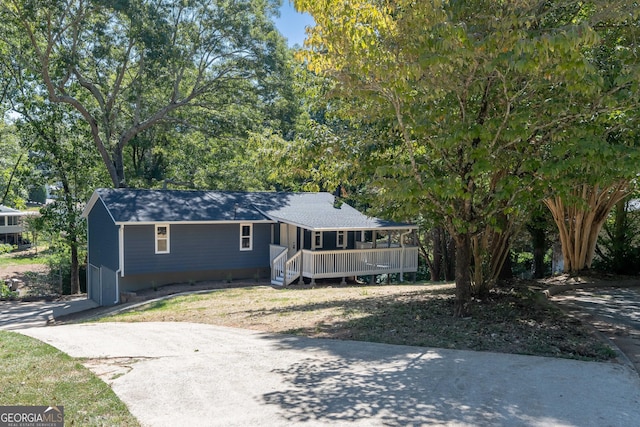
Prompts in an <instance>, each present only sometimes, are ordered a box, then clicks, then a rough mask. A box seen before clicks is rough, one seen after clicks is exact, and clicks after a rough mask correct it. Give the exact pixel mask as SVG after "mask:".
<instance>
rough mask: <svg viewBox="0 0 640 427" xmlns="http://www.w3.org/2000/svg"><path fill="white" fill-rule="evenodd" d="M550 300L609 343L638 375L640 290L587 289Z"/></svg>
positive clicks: (639, 357) (629, 288)
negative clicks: (621, 354)
mask: <svg viewBox="0 0 640 427" xmlns="http://www.w3.org/2000/svg"><path fill="white" fill-rule="evenodd" d="M552 301H553V302H555V303H556V304H558V305H559V306H560V307H562V308H563V309H564V310H565V311H567V312H569V313H570V314H571V315H573V316H575V317H577V318H579V319H580V320H581V321H582V322H583V323H586V324H588V325H591V326H592V327H593V328H594V329H596V330H597V331H599V332H600V333H601V334H602V335H604V336H605V337H606V338H607V339H609V340H610V341H611V343H612V344H614V345H615V347H617V348H618V349H619V350H620V351H621V352H622V353H623V354H624V356H625V357H626V358H627V359H628V362H629V363H630V364H632V365H633V366H634V368H635V369H636V371H637V372H638V373H639V374H640V287H638V286H637V285H636V286H635V287H589V288H584V289H574V290H570V291H567V292H564V293H560V294H557V295H554V296H553V297H552Z"/></svg>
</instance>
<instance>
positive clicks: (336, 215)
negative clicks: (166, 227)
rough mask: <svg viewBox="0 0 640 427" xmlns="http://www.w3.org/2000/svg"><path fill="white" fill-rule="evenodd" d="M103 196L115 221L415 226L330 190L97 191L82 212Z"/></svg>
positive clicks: (313, 227) (314, 226)
mask: <svg viewBox="0 0 640 427" xmlns="http://www.w3.org/2000/svg"><path fill="white" fill-rule="evenodd" d="M98 198H99V199H101V200H102V201H103V202H104V204H105V206H106V207H107V209H108V210H109V212H110V213H111V216H112V217H113V219H114V221H116V222H117V223H131V222H154V223H159V222H214V221H236V222H242V221H247V222H255V221H281V222H286V223H290V224H295V225H297V226H300V227H303V228H307V229H311V230H336V229H342V230H344V229H352V230H356V229H357V230H360V229H380V228H387V229H390V228H396V229H397V228H415V227H414V226H413V225H410V224H404V223H396V222H391V221H384V220H381V219H377V218H372V217H368V216H366V215H364V214H362V213H360V212H359V211H357V210H356V209H354V208H352V207H351V206H349V205H347V204H346V203H343V204H342V205H341V206H340V208H335V207H334V196H333V195H331V194H329V193H273V192H226V191H183V190H133V189H121V188H119V189H99V190H96V192H95V193H94V196H93V197H92V199H91V201H90V202H89V205H88V206H87V209H86V210H85V213H84V215H87V214H88V210H90V209H91V208H92V206H93V203H95V201H96V200H97V199H98Z"/></svg>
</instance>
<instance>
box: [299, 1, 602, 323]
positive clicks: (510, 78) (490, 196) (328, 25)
mask: <svg viewBox="0 0 640 427" xmlns="http://www.w3.org/2000/svg"><path fill="white" fill-rule="evenodd" d="M295 4H296V6H297V7H298V8H299V9H301V10H304V11H307V12H310V13H311V14H312V15H313V17H314V19H315V21H316V23H317V25H316V26H315V27H314V28H313V29H311V31H310V34H309V38H308V39H307V42H306V45H307V48H308V49H307V50H306V52H305V54H304V58H305V60H306V61H307V62H308V63H309V65H310V67H311V68H312V69H313V70H315V71H316V72H318V73H322V74H325V75H330V76H332V77H334V78H335V79H336V80H337V81H338V82H339V83H340V88H341V89H342V91H343V93H344V94H345V95H346V96H349V97H352V98H355V99H357V102H354V103H353V105H352V109H351V112H350V114H352V115H357V117H358V118H359V119H361V120H362V119H364V120H381V119H382V120H386V121H391V120H393V128H392V129H390V131H389V133H388V137H387V139H386V141H384V140H380V141H378V145H377V147H375V149H374V151H375V153H376V155H375V156H370V157H369V158H370V159H376V160H377V162H373V163H372V164H373V165H374V166H375V169H374V170H372V172H375V176H376V178H377V182H378V183H379V187H378V188H379V190H378V192H377V197H378V198H379V199H380V200H381V202H382V203H387V204H389V205H394V206H396V207H398V206H402V210H403V211H404V212H407V213H408V212H410V211H413V216H414V217H417V216H418V215H419V214H420V213H421V212H422V213H427V214H432V215H433V214H435V215H439V216H440V217H442V218H443V219H444V223H445V226H446V228H447V229H448V231H449V233H450V234H451V236H452V238H453V239H454V240H455V243H456V297H457V303H456V308H455V314H456V315H457V316H466V315H468V314H469V312H470V306H469V302H470V299H471V293H472V287H471V283H472V275H471V265H472V260H473V255H474V253H476V254H479V255H483V254H487V253H494V254H497V256H498V257H500V256H502V259H504V254H505V253H506V251H505V246H504V245H505V244H507V243H508V241H509V238H508V237H509V233H510V232H511V230H512V229H513V224H514V221H515V218H516V217H517V215H516V214H519V212H520V211H522V210H524V209H525V208H526V206H527V203H531V202H532V200H531V192H532V190H533V189H534V188H536V186H535V184H536V182H537V176H536V171H537V170H538V169H539V166H540V159H541V152H542V150H543V149H544V147H545V146H546V145H545V142H546V141H549V140H550V139H551V138H553V136H554V135H557V134H561V133H562V132H563V131H564V130H565V129H567V128H570V127H572V126H574V125H576V124H577V123H580V121H581V119H582V118H584V117H587V116H591V115H593V114H594V111H595V112H600V111H602V110H607V111H610V110H609V109H608V108H609V107H610V106H609V105H606V104H600V103H597V102H595V103H593V104H592V105H590V108H585V109H583V110H576V109H567V108H565V103H566V100H567V98H570V97H572V96H574V94H581V96H582V97H583V98H582V99H585V98H589V97H590V99H592V100H593V99H596V100H597V97H596V96H595V94H597V93H598V91H599V88H600V86H601V79H600V76H599V75H598V73H597V70H596V67H594V66H593V65H592V64H591V63H590V61H589V57H588V55H586V54H585V52H587V51H588V50H589V49H590V48H591V47H593V46H594V45H596V44H597V42H598V36H597V34H596V31H595V30H594V28H593V26H592V25H591V24H590V22H589V21H587V20H586V19H585V18H586V17H587V16H589V13H590V12H592V11H593V9H591V8H590V7H591V5H588V6H587V5H585V4H584V3H583V2H577V1H576V2H562V3H556V2H539V1H529V0H519V1H513V2H494V1H488V0H487V1H483V0H479V1H469V2H452V1H433V0H421V1H414V0H399V1H393V2H391V1H384V0H382V1H365V2H357V3H354V2H350V1H347V0H297V1H296V2H295ZM359 107H360V108H359ZM361 107H365V108H361ZM381 153H384V154H381ZM489 233H490V234H491V235H492V237H488V236H487V234H489ZM494 238H495V239H498V240H496V242H498V243H496V245H497V247H495V248H492V245H493V243H492V242H494ZM474 240H476V241H477V242H484V243H483V245H484V246H477V244H476V246H477V250H475V251H474V250H473V247H474V246H473V245H474ZM500 254H501V255H500ZM492 263H493V264H494V266H495V267H497V266H498V265H499V264H500V262H499V261H495V260H494V261H492ZM482 264H483V263H480V265H482ZM478 265H479V263H478V262H477V260H476V266H478ZM476 268H477V267H476ZM499 270H500V268H492V271H494V272H499ZM483 280H484V279H483Z"/></svg>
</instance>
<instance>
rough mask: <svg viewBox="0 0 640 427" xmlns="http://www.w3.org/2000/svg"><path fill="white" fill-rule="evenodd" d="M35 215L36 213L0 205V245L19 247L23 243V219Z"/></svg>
mask: <svg viewBox="0 0 640 427" xmlns="http://www.w3.org/2000/svg"><path fill="white" fill-rule="evenodd" d="M31 215H37V213H36V212H23V211H19V210H16V209H11V208H8V207H6V206H3V205H0V243H8V244H10V245H21V244H22V243H23V242H24V241H23V238H22V233H23V232H24V231H25V228H24V220H23V219H24V218H25V217H27V216H31Z"/></svg>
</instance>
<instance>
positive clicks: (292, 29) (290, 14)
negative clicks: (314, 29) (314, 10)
mask: <svg viewBox="0 0 640 427" xmlns="http://www.w3.org/2000/svg"><path fill="white" fill-rule="evenodd" d="M275 22H276V26H277V27H278V30H280V32H281V33H282V35H283V36H285V37H286V38H287V42H288V45H289V46H290V47H293V46H294V45H296V44H297V45H300V46H302V42H303V41H304V38H305V33H304V29H305V27H306V26H313V24H314V22H313V18H312V17H311V15H309V14H307V13H305V14H302V13H298V12H296V10H295V9H294V8H293V2H292V1H290V0H282V6H281V7H280V18H277V19H276V20H275Z"/></svg>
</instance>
